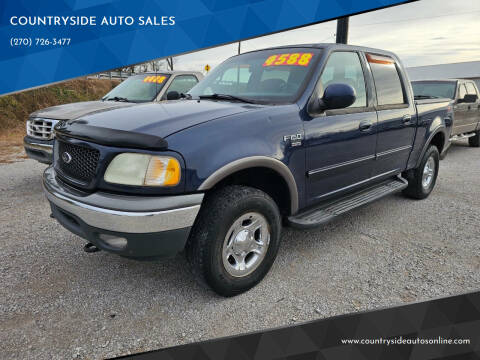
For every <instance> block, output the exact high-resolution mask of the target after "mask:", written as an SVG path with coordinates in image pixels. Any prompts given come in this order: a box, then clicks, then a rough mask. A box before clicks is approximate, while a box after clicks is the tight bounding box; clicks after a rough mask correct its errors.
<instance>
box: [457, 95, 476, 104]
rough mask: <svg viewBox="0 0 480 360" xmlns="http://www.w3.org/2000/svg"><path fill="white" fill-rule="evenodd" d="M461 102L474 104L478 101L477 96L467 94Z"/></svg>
mask: <svg viewBox="0 0 480 360" xmlns="http://www.w3.org/2000/svg"><path fill="white" fill-rule="evenodd" d="M461 100H462V101H461V102H464V103H474V102H476V101H477V100H478V96H477V94H467V95H465V96H464V98H463V99H461Z"/></svg>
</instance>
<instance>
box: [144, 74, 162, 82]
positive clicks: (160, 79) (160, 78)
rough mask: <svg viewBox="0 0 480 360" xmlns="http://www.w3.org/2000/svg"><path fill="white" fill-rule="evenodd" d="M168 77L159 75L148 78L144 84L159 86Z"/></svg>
mask: <svg viewBox="0 0 480 360" xmlns="http://www.w3.org/2000/svg"><path fill="white" fill-rule="evenodd" d="M165 79H166V77H165V76H161V75H158V76H155V75H152V76H147V77H146V78H145V79H143V82H150V83H157V84H161V83H163V82H164V81H165Z"/></svg>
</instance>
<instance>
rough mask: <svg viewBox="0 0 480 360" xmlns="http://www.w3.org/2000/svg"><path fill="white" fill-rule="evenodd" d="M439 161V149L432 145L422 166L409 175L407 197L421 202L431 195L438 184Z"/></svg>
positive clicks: (421, 163) (405, 192)
mask: <svg viewBox="0 0 480 360" xmlns="http://www.w3.org/2000/svg"><path fill="white" fill-rule="evenodd" d="M439 159H440V155H439V153H438V149H437V147H436V146H435V145H430V147H429V148H428V149H427V151H426V152H425V154H424V155H423V158H422V161H421V162H420V166H419V167H418V168H416V169H413V170H410V171H409V172H408V173H407V180H408V187H407V188H406V189H405V190H404V191H403V193H404V194H405V195H406V196H408V197H410V198H413V199H419V200H421V199H425V198H427V197H428V196H429V195H430V193H431V192H432V190H433V188H434V187H435V183H436V182H437V176H438V169H439V167H438V165H439ZM432 167H433V169H432ZM424 175H425V176H424Z"/></svg>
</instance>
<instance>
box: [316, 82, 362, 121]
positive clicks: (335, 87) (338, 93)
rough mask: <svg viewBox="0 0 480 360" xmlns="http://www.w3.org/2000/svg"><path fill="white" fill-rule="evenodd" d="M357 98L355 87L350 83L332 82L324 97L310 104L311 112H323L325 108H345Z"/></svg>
mask: <svg viewBox="0 0 480 360" xmlns="http://www.w3.org/2000/svg"><path fill="white" fill-rule="evenodd" d="M356 99H357V95H356V93H355V89H354V88H353V87H352V86H350V85H348V84H342V83H338V84H330V85H328V86H327V88H326V89H325V92H324V93H323V97H322V98H319V99H316V100H315V101H314V102H312V103H311V105H310V106H309V109H308V110H309V112H310V113H317V114H318V113H321V112H323V111H325V110H333V109H344V108H347V107H349V106H350V105H352V104H353V103H354V102H355V100H356Z"/></svg>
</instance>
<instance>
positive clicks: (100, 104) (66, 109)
mask: <svg viewBox="0 0 480 360" xmlns="http://www.w3.org/2000/svg"><path fill="white" fill-rule="evenodd" d="M133 105H137V104H135V103H126V102H118V101H82V102H77V103H72V104H64V105H57V106H52V107H48V108H45V109H41V110H38V111H35V112H34V113H32V114H31V115H30V116H31V117H41V118H46V119H56V120H71V119H77V118H79V117H81V116H84V115H87V114H92V113H95V112H97V111H104V110H111V109H119V108H124V107H129V106H133Z"/></svg>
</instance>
